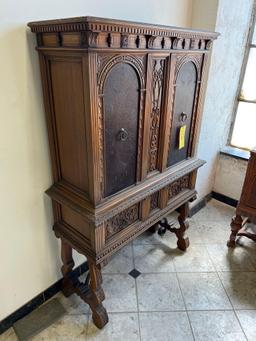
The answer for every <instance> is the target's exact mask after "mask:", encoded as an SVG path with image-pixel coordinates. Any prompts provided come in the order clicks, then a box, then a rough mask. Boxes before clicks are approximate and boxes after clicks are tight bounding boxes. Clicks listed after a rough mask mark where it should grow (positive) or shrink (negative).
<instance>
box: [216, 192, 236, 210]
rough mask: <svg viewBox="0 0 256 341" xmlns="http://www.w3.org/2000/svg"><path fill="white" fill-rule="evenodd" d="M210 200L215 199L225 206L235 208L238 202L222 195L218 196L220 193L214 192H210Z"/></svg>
mask: <svg viewBox="0 0 256 341" xmlns="http://www.w3.org/2000/svg"><path fill="white" fill-rule="evenodd" d="M212 198H213V199H216V200H218V201H221V202H223V203H224V204H227V205H229V206H232V207H236V206H237V204H238V200H236V199H233V198H230V197H228V196H226V195H224V194H220V193H217V192H214V191H213V192H212Z"/></svg>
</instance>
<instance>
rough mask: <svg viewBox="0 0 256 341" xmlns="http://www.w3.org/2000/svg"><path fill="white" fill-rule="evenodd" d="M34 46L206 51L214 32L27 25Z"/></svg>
mask: <svg viewBox="0 0 256 341" xmlns="http://www.w3.org/2000/svg"><path fill="white" fill-rule="evenodd" d="M28 26H29V27H30V29H31V31H32V32H35V33H36V34H37V43H38V47H62V48H108V49H119V48H123V49H126V48H127V49H156V50H210V49H211V45H212V41H213V40H214V39H216V38H217V37H218V35H219V34H218V33H216V32H209V31H204V30H191V29H185V28H178V27H172V26H163V25H151V24H145V23H137V22H130V21H121V20H114V19H104V18H95V17H78V18H68V19H58V20H45V21H37V22H31V23H29V24H28Z"/></svg>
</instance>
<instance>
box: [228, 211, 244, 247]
mask: <svg viewBox="0 0 256 341" xmlns="http://www.w3.org/2000/svg"><path fill="white" fill-rule="evenodd" d="M242 224H243V219H242V217H241V216H240V215H236V216H235V217H234V218H233V219H232V222H231V224H230V226H231V235H230V237H229V240H228V241H227V246H228V247H235V246H236V236H237V233H238V231H239V230H240V229H241V228H242Z"/></svg>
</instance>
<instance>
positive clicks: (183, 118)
mask: <svg viewBox="0 0 256 341" xmlns="http://www.w3.org/2000/svg"><path fill="white" fill-rule="evenodd" d="M187 118H188V115H187V114H186V113H185V112H184V111H182V113H181V114H180V121H181V122H185V121H186V119H187Z"/></svg>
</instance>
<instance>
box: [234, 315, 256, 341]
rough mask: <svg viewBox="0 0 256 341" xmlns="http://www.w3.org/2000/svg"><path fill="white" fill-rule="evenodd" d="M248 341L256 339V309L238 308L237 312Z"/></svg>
mask: <svg viewBox="0 0 256 341" xmlns="http://www.w3.org/2000/svg"><path fill="white" fill-rule="evenodd" d="M236 314H237V316H238V319H239V321H240V323H241V326H242V328H243V331H244V332H245V335H246V337H247V340H248V341H255V339H256V310H238V311H237V312H236Z"/></svg>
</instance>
